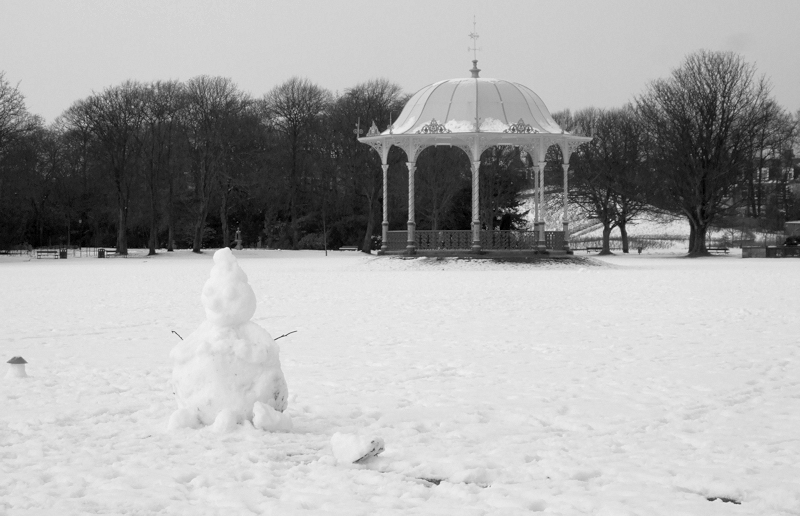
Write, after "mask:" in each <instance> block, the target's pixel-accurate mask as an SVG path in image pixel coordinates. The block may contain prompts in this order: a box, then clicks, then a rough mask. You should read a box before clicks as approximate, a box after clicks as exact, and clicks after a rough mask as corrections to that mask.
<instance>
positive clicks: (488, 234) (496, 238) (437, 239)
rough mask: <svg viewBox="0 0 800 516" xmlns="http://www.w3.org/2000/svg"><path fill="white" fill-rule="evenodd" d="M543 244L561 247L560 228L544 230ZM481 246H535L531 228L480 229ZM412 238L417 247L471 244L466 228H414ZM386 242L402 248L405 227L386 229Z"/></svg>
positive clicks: (461, 248) (467, 246)
mask: <svg viewBox="0 0 800 516" xmlns="http://www.w3.org/2000/svg"><path fill="white" fill-rule="evenodd" d="M544 236H545V247H546V248H547V249H562V248H563V247H564V232H563V231H545V234H544ZM480 239H481V249H484V250H510V249H520V250H525V249H536V244H537V241H536V232H535V231H522V230H511V231H499V230H497V231H481V232H480ZM414 241H415V244H416V248H417V249H419V250H453V251H468V250H469V249H471V248H472V231H470V230H468V229H467V230H441V231H430V230H421V231H419V230H418V231H415V232H414ZM386 244H387V246H388V250H389V251H402V250H404V249H405V248H406V246H407V245H408V233H407V232H406V231H389V232H388V234H387V239H386Z"/></svg>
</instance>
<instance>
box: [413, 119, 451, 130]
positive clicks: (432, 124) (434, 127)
mask: <svg viewBox="0 0 800 516" xmlns="http://www.w3.org/2000/svg"><path fill="white" fill-rule="evenodd" d="M449 132H451V131H450V129H448V128H447V127H445V126H444V125H442V124H440V123H439V122H437V121H436V119H435V118H431V121H430V122H428V123H427V124H425V125H423V126H422V127H420V129H419V131H417V134H446V133H449Z"/></svg>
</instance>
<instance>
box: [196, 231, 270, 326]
mask: <svg viewBox="0 0 800 516" xmlns="http://www.w3.org/2000/svg"><path fill="white" fill-rule="evenodd" d="M200 299H201V301H202V302H203V307H204V308H205V309H206V318H207V319H208V320H209V321H211V322H212V323H214V324H216V325H218V326H238V325H240V324H243V323H246V322H247V321H249V320H250V318H251V317H253V314H254V313H255V312H256V295H255V293H254V292H253V289H252V288H251V287H250V284H249V283H247V275H246V274H245V273H244V271H243V270H242V269H241V268H240V267H239V264H238V263H237V262H236V258H235V257H234V256H233V253H232V252H231V250H230V249H228V248H227V247H226V248H224V249H220V250H219V251H217V252H216V253H214V267H213V268H212V269H211V277H210V278H208V280H207V281H206V284H205V285H204V286H203V293H202V295H201V296H200Z"/></svg>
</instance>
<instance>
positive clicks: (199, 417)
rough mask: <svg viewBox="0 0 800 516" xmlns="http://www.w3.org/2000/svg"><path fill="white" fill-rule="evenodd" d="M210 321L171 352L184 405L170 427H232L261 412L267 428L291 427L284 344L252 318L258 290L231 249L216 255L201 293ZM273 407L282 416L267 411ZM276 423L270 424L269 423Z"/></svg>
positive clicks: (177, 390)
mask: <svg viewBox="0 0 800 516" xmlns="http://www.w3.org/2000/svg"><path fill="white" fill-rule="evenodd" d="M201 300H202V303H203V306H204V308H205V310H206V319H207V320H206V321H204V322H203V323H202V324H201V325H200V327H199V328H198V329H197V330H195V332H194V333H192V334H191V335H190V336H189V337H188V338H187V339H186V340H184V341H182V342H181V343H180V344H178V345H177V346H175V347H174V348H173V349H172V351H171V352H170V357H171V358H172V359H173V360H174V363H175V365H174V367H173V370H172V386H173V390H174V393H175V398H176V401H177V403H178V410H177V411H175V412H174V413H173V414H172V416H171V417H170V420H169V425H168V428H169V429H175V428H197V427H199V426H201V425H212V424H213V425H214V429H215V430H217V431H228V430H231V429H232V428H233V426H234V425H236V424H241V423H242V422H244V421H245V420H247V421H254V417H255V416H256V415H257V414H261V416H260V419H259V421H261V422H262V423H261V424H256V423H255V422H254V424H255V426H257V427H259V428H262V429H264V430H270V431H272V430H275V429H284V430H288V429H290V428H291V420H290V419H289V418H288V416H285V415H283V414H280V413H281V412H283V411H284V410H286V407H287V402H288V400H287V398H288V388H287V386H286V380H285V378H284V376H283V371H282V370H281V364H280V359H279V348H278V345H277V344H275V342H274V341H273V340H272V337H271V336H270V334H269V333H267V331H266V330H265V329H264V328H262V327H261V326H259V325H258V324H256V323H254V322H252V321H250V318H251V317H252V316H253V313H255V306H256V302H255V293H254V292H253V289H252V288H251V287H250V285H249V284H248V283H247V275H245V273H244V271H242V269H241V268H240V267H239V265H238V264H237V262H236V258H234V256H233V253H231V251H230V249H228V248H225V249H220V250H219V251H217V252H216V253H215V254H214V267H213V269H212V270H211V277H210V278H209V279H208V281H206V283H205V286H204V287H203V293H202V296H201ZM264 406H267V407H269V408H270V409H271V410H272V411H273V412H276V413H278V414H279V415H278V416H271V419H269V418H268V417H267V416H265V415H264V413H265V410H266V409H265V408H264ZM265 417H267V419H269V421H273V420H274V421H273V422H270V423H267V422H264V421H267V419H265Z"/></svg>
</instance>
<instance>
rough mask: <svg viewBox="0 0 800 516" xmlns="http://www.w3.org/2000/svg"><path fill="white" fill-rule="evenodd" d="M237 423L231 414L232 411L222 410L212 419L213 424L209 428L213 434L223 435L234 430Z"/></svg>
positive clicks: (234, 416)
mask: <svg viewBox="0 0 800 516" xmlns="http://www.w3.org/2000/svg"><path fill="white" fill-rule="evenodd" d="M237 423H238V421H237V420H236V415H235V414H234V413H233V411H231V410H230V409H222V410H221V411H220V413H219V414H217V417H216V418H215V419H214V424H213V425H212V426H211V428H212V429H213V430H214V431H215V432H219V433H225V432H230V431H231V430H233V429H234V428H236V424H237Z"/></svg>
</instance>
